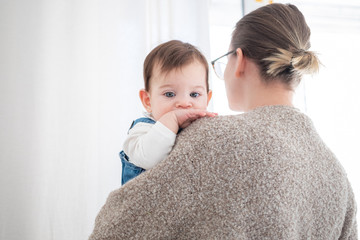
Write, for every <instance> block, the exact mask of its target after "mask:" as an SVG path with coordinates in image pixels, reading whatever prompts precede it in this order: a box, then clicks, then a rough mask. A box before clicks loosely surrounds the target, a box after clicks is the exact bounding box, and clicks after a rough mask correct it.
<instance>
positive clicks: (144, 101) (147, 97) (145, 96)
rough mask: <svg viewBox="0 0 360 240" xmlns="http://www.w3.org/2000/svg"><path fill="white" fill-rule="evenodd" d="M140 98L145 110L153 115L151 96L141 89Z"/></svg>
mask: <svg viewBox="0 0 360 240" xmlns="http://www.w3.org/2000/svg"><path fill="white" fill-rule="evenodd" d="M139 97H140V100H141V103H142V105H143V106H144V108H145V110H146V111H147V112H148V113H151V104H150V94H149V93H148V92H147V91H146V90H145V89H141V90H140V92H139Z"/></svg>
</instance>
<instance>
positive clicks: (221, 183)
mask: <svg viewBox="0 0 360 240" xmlns="http://www.w3.org/2000/svg"><path fill="white" fill-rule="evenodd" d="M355 215H356V204H355V200H354V195H353V192H352V189H351V186H350V184H349V182H348V179H347V177H346V173H345V172H344V169H343V168H342V166H341V164H340V163H339V162H338V160H337V159H336V157H335V155H334V154H333V153H332V152H331V151H330V150H329V149H328V148H327V147H326V146H325V144H324V142H323V141H322V140H321V138H320V137H319V135H318V133H317V132H316V130H315V129H314V126H313V124H312V122H311V120H310V119H309V118H308V117H307V116H306V115H304V114H302V113H300V112H299V111H298V110H296V109H295V108H292V107H285V106H267V107H260V108H257V109H255V110H253V111H251V112H248V113H244V114H241V115H237V116H225V117H215V118H206V119H200V120H198V121H196V122H194V123H193V124H192V125H190V126H189V127H187V128H186V129H185V130H184V131H182V132H181V134H179V136H178V138H177V140H176V143H175V146H174V148H173V151H172V152H171V154H170V155H169V157H168V158H167V159H165V160H163V161H162V162H161V163H160V164H158V165H157V166H156V167H154V168H153V169H151V170H149V171H147V172H145V173H143V174H141V175H140V176H139V177H137V178H135V179H134V180H131V181H129V182H128V183H127V184H125V185H124V186H123V187H121V188H120V189H118V190H116V191H114V192H112V193H111V194H110V195H109V197H108V199H107V202H106V204H105V205H104V206H103V208H102V209H101V211H100V213H99V215H98V216H97V218H96V222H95V228H94V231H93V233H92V235H91V236H90V239H91V240H95V239H357V226H356V216H355Z"/></svg>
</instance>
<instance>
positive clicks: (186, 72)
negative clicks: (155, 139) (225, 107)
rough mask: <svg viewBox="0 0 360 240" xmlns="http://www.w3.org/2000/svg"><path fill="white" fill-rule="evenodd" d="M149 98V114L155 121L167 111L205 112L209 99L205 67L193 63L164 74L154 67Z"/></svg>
mask: <svg viewBox="0 0 360 240" xmlns="http://www.w3.org/2000/svg"><path fill="white" fill-rule="evenodd" d="M149 96H150V105H151V110H150V111H149V112H151V114H152V116H153V118H154V119H155V120H158V119H159V118H160V117H161V116H163V115H164V114H165V113H167V112H169V111H173V110H176V109H181V108H183V109H188V108H194V109H202V110H206V108H207V105H208V101H209V100H210V97H208V93H207V89H206V70H205V67H204V66H203V65H202V64H200V63H199V62H198V61H194V62H192V63H190V64H188V65H186V66H184V67H182V68H180V69H173V70H171V71H170V72H168V73H167V74H166V73H162V72H161V71H160V67H159V66H155V67H154V69H153V77H152V78H151V82H150V91H149Z"/></svg>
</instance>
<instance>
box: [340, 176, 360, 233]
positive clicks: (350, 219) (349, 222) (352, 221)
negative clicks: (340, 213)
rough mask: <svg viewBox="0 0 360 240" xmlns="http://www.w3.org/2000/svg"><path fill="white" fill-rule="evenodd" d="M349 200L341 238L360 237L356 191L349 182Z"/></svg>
mask: <svg viewBox="0 0 360 240" xmlns="http://www.w3.org/2000/svg"><path fill="white" fill-rule="evenodd" d="M348 191H349V194H348V202H347V206H346V215H345V220H344V225H343V229H342V231H341V236H340V238H339V239H344V240H345V239H358V230H357V222H356V211H357V209H356V202H355V198H354V193H353V191H352V188H351V186H350V183H349V182H348Z"/></svg>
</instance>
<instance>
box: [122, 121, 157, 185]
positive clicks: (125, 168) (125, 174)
mask: <svg viewBox="0 0 360 240" xmlns="http://www.w3.org/2000/svg"><path fill="white" fill-rule="evenodd" d="M139 122H144V123H151V124H155V121H154V120H152V119H151V118H145V117H144V118H139V119H136V120H135V121H133V122H132V124H131V127H130V129H131V128H133V127H134V126H135V125H136V124H137V123H139ZM130 129H129V130H130ZM119 155H120V159H121V164H122V171H121V185H124V184H125V183H126V182H127V181H129V180H131V179H133V178H134V177H136V176H138V175H140V174H141V173H142V172H145V169H143V168H141V167H138V166H136V165H134V164H132V163H131V162H129V157H128V156H127V155H126V153H125V152H124V151H121V152H120V153H119Z"/></svg>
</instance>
